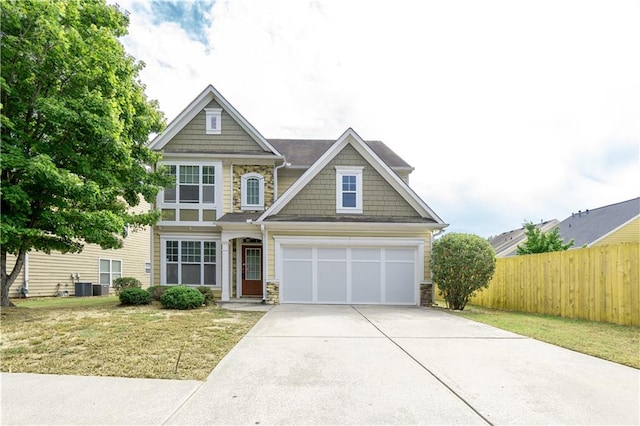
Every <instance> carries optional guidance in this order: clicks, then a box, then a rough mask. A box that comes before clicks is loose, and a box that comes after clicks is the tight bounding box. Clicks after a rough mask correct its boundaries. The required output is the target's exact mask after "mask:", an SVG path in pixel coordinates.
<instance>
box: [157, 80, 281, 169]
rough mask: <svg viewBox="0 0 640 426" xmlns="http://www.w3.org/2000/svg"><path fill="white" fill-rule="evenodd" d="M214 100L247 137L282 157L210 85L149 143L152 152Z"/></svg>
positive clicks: (159, 148) (160, 147)
mask: <svg viewBox="0 0 640 426" xmlns="http://www.w3.org/2000/svg"><path fill="white" fill-rule="evenodd" d="M212 100H215V101H216V102H218V104H220V106H221V107H222V108H223V109H224V110H225V111H226V112H227V113H228V114H229V115H230V116H231V117H232V118H233V119H234V120H235V121H236V122H237V123H238V124H239V125H240V127H242V128H243V129H244V131H245V132H247V133H248V134H249V136H250V137H251V138H252V139H253V140H255V141H256V143H258V145H260V147H262V149H264V150H265V151H270V152H271V153H273V154H274V155H276V156H278V157H282V155H281V154H280V152H279V151H278V150H277V149H275V148H274V147H273V146H272V145H271V144H270V143H269V142H268V141H267V139H265V137H264V136H262V135H261V134H260V132H258V131H257V130H256V129H255V128H254V127H253V126H252V125H251V123H249V122H248V121H247V120H246V119H245V118H244V117H243V116H242V114H240V113H239V112H238V111H237V110H236V109H235V108H234V107H233V105H231V104H230V103H229V102H228V101H227V100H226V99H225V98H224V97H223V96H222V95H221V94H220V92H218V91H217V90H216V89H215V88H214V87H213V86H212V85H208V86H207V87H206V88H205V89H204V90H203V91H202V92H200V94H199V95H198V96H196V98H195V99H194V100H193V101H191V103H190V104H189V105H187V107H186V108H185V109H183V110H182V112H181V113H180V114H178V116H177V117H176V118H174V119H173V121H171V123H169V125H168V126H167V128H166V129H165V130H164V132H162V133H160V134H159V135H158V136H156V137H155V138H154V139H153V140H152V141H151V142H150V143H149V148H150V149H152V150H156V151H158V150H161V149H162V148H164V147H165V145H166V144H167V143H169V141H171V139H173V137H174V136H176V135H177V134H178V132H180V130H182V129H183V128H184V126H186V125H187V124H188V123H189V122H190V121H191V120H193V119H194V118H195V116H196V115H198V114H199V113H200V112H201V111H202V110H203V109H204V107H205V106H207V104H209V102H211V101H212Z"/></svg>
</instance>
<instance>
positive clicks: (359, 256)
mask: <svg viewBox="0 0 640 426" xmlns="http://www.w3.org/2000/svg"><path fill="white" fill-rule="evenodd" d="M381 253H382V251H381V250H380V249H379V248H354V249H351V259H352V260H369V261H379V260H380V256H381Z"/></svg>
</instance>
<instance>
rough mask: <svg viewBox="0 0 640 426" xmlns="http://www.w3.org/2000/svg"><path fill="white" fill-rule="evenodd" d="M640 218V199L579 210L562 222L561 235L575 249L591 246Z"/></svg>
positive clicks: (560, 226)
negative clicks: (571, 241)
mask: <svg viewBox="0 0 640 426" xmlns="http://www.w3.org/2000/svg"><path fill="white" fill-rule="evenodd" d="M638 216H640V197H638V198H634V199H631V200H627V201H622V202H620V203H615V204H611V205H608V206H603V207H598V208H595V209H587V210H585V211H581V210H579V211H578V213H572V214H571V216H569V217H568V218H566V219H565V220H563V221H562V222H560V225H559V231H560V235H561V236H562V238H563V239H564V241H565V242H568V241H570V240H571V239H573V240H574V241H575V244H574V245H573V247H575V248H579V247H583V246H585V245H586V246H590V245H592V244H593V243H595V242H597V241H599V240H601V239H602V238H604V237H606V236H607V235H609V234H610V233H612V232H613V231H615V230H617V229H618V228H620V227H621V226H623V225H625V224H626V223H628V222H630V221H631V220H633V219H634V218H636V217H638Z"/></svg>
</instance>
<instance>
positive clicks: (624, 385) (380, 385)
mask: <svg viewBox="0 0 640 426" xmlns="http://www.w3.org/2000/svg"><path fill="white" fill-rule="evenodd" d="M639 388H640V375H639V371H638V370H636V369H633V368H629V367H624V366H621V365H618V364H615V363H611V362H608V361H603V360H600V359H597V358H593V357H590V356H586V355H582V354H579V353H576V352H573V351H569V350H566V349H561V348H559V347H556V346H553V345H548V344H545V343H542V342H539V341H536V340H532V339H528V338H524V337H522V336H518V335H516V334H513V333H509V332H505V331H502V330H499V329H496V328H493V327H490V326H486V325H483V324H479V323H476V322H473V321H469V320H466V319H463V318H460V317H456V316H453V315H450V314H447V313H445V312H442V311H439V310H433V309H420V308H413V307H411V308H403V307H371V306H366V307H364V306H358V307H355V306H354V307H352V306H311V305H280V306H277V307H275V308H274V309H272V310H271V311H269V312H268V313H267V314H266V315H265V317H264V318H263V319H262V320H261V321H260V322H258V324H257V325H256V326H255V327H254V328H253V329H252V330H251V331H250V332H249V334H248V335H247V336H246V337H245V338H244V339H243V340H242V341H241V342H240V343H239V344H238V345H237V346H236V347H235V348H234V349H233V350H232V351H231V352H230V353H229V355H228V356H227V357H226V358H225V359H224V360H223V361H222V362H221V363H220V364H219V365H218V366H217V367H216V369H215V370H214V371H213V372H212V373H211V375H210V376H209V378H208V379H207V381H206V383H205V384H204V385H203V386H202V388H200V389H199V390H198V391H197V392H196V393H195V395H194V396H193V397H192V398H190V399H189V400H188V401H187V402H186V403H185V404H184V405H183V406H182V407H181V408H180V410H179V411H178V412H177V413H176V414H175V415H173V416H172V417H171V418H170V419H169V420H168V423H169V424H238V423H241V424H290V423H294V424H545V425H547V424H572V425H583V424H602V425H604V424H639V423H640V412H639V410H640V409H639V403H640V389H639Z"/></svg>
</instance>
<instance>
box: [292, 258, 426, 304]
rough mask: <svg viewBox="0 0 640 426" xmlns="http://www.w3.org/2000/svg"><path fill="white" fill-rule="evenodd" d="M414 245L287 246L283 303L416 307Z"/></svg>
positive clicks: (416, 281) (416, 287) (416, 283)
mask: <svg viewBox="0 0 640 426" xmlns="http://www.w3.org/2000/svg"><path fill="white" fill-rule="evenodd" d="M416 260H417V250H416V249H415V248H411V247H409V248H386V247H385V248H382V247H373V248H371V247H288V246H283V247H282V279H281V285H280V294H281V301H282V303H349V304H392V305H415V304H416V301H417V297H418V290H417V289H418V286H417V285H418V280H417V279H416Z"/></svg>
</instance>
